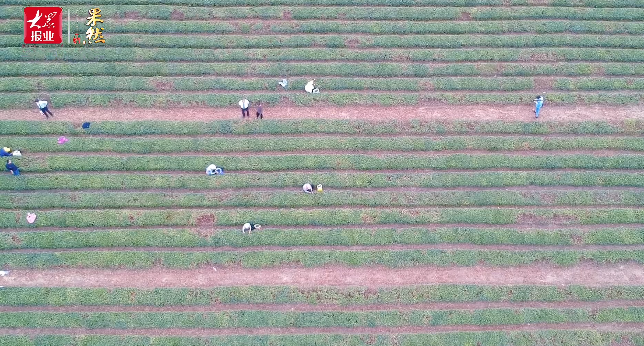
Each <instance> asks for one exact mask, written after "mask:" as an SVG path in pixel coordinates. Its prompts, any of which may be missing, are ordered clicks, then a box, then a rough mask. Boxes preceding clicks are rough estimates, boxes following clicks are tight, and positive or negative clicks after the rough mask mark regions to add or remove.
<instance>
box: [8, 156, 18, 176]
mask: <svg viewBox="0 0 644 346" xmlns="http://www.w3.org/2000/svg"><path fill="white" fill-rule="evenodd" d="M4 167H5V168H6V169H7V170H8V171H9V172H11V174H13V175H15V176H18V175H20V169H19V168H18V166H16V164H15V163H13V162H11V160H8V161H7V164H6V165H4Z"/></svg>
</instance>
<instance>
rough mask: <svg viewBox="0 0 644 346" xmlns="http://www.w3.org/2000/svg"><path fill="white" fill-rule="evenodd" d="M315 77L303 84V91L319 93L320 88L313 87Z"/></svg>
mask: <svg viewBox="0 0 644 346" xmlns="http://www.w3.org/2000/svg"><path fill="white" fill-rule="evenodd" d="M314 83H315V79H314V80H310V81H309V82H308V83H306V85H305V86H304V91H306V92H307V93H309V94H318V93H320V89H318V88H316V87H315V84H314Z"/></svg>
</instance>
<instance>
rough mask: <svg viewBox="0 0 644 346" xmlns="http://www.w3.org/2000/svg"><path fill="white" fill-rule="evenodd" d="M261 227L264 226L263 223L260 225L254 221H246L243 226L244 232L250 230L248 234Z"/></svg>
mask: <svg viewBox="0 0 644 346" xmlns="http://www.w3.org/2000/svg"><path fill="white" fill-rule="evenodd" d="M260 228H262V225H258V224H256V223H254V222H246V223H245V224H244V227H242V233H246V232H248V234H250V232H251V231H254V230H256V229H260Z"/></svg>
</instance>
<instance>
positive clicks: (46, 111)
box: [35, 99, 54, 119]
mask: <svg viewBox="0 0 644 346" xmlns="http://www.w3.org/2000/svg"><path fill="white" fill-rule="evenodd" d="M35 102H36V105H37V106H38V108H39V109H40V113H42V115H44V116H45V118H47V119H49V116H52V117H53V116H54V113H52V112H51V111H50V110H49V108H47V101H44V100H43V101H41V100H39V99H36V101H35Z"/></svg>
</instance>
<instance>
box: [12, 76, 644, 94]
mask: <svg viewBox="0 0 644 346" xmlns="http://www.w3.org/2000/svg"><path fill="white" fill-rule="evenodd" d="M597 81H598V82H602V80H600V79H598V80H597ZM307 82H308V80H307V79H300V78H294V79H291V80H290V81H289V88H290V89H295V90H304V85H305V84H306V83H307ZM561 82H562V83H565V82H566V80H561ZM628 82H631V83H628ZM572 83H575V82H574V81H572ZM579 83H583V82H579ZM605 83H612V84H613V86H614V87H615V88H614V89H613V90H615V89H628V90H633V89H635V90H637V89H644V86H643V85H644V79H641V80H640V79H636V80H632V79H628V80H626V79H617V80H612V79H608V80H605ZM620 85H623V88H619V86H620ZM318 86H319V87H320V88H322V89H324V90H333V91H342V90H359V91H369V90H377V91H422V90H425V91H430V90H438V91H451V90H480V91H516V90H531V89H534V81H533V80H532V79H530V78H513V77H508V78H499V77H497V78H492V77H490V78H479V77H459V78H430V79H392V78H388V79H383V78H373V79H371V78H369V79H367V78H324V79H321V80H320V81H319V82H318ZM278 87H279V85H278V84H277V81H276V80H275V79H273V78H271V79H259V78H244V79H241V80H240V79H239V78H204V77H175V78H168V77H165V78H164V77H152V78H149V77H103V78H101V79H99V80H94V79H89V78H86V77H58V78H48V79H47V83H46V85H45V86H43V84H42V81H41V80H39V79H34V78H32V77H28V78H21V77H7V78H2V79H1V80H0V92H38V91H40V92H43V91H64V92H68V91H159V90H162V91H171V90H177V91H214V90H219V91H242V92H243V91H274V90H276V89H277V88H278ZM568 89H569V88H568ZM568 89H566V90H568Z"/></svg>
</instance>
